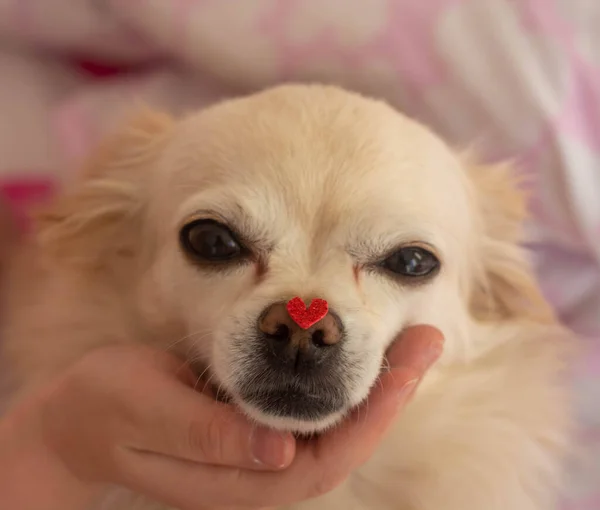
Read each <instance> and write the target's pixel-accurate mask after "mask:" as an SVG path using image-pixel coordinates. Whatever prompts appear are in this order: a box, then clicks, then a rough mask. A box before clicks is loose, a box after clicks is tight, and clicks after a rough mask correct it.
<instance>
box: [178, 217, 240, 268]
mask: <svg viewBox="0 0 600 510" xmlns="http://www.w3.org/2000/svg"><path fill="white" fill-rule="evenodd" d="M180 237H181V244H182V246H183V248H184V250H185V251H186V252H187V253H188V255H190V256H191V257H193V258H194V259H197V260H199V261H205V262H228V261H231V260H233V259H236V258H238V257H240V256H241V255H242V254H243V248H242V246H241V244H240V243H239V242H238V240H237V239H236V237H235V235H234V234H233V232H231V230H230V229H229V228H227V227H226V226H225V225H222V224H221V223H218V222H216V221H214V220H197V221H193V222H191V223H188V224H187V225H185V226H184V227H183V228H182V229H181V235H180Z"/></svg>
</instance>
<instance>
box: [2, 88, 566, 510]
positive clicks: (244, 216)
mask: <svg viewBox="0 0 600 510" xmlns="http://www.w3.org/2000/svg"><path fill="white" fill-rule="evenodd" d="M523 217H524V200H523V198H522V196H521V194H520V192H519V191H518V189H517V185H516V183H515V180H514V179H513V177H512V176H511V172H510V169H509V168H507V167H505V166H502V165H498V166H483V165H476V164H474V163H473V162H472V161H470V158H467V157H465V156H463V155H459V154H457V153H456V152H455V151H453V150H451V149H450V148H449V147H448V146H447V145H445V144H444V143H443V142H442V141H441V140H440V139H438V138H437V137H436V136H435V135H434V134H432V133H431V132H430V131H429V130H428V129H426V128H425V127H423V126H422V125H420V124H418V123H416V122H414V121H412V120H410V119H408V118H406V117H404V116H402V115H400V114H399V113H397V112H396V111H394V110H393V109H392V108H390V107H389V106H387V105H386V104H384V103H383V102H379V101H375V100H371V99H367V98H364V97H362V96H360V95H357V94H353V93H349V92H346V91H343V90H340V89H338V88H335V87H328V86H316V85H315V86H303V85H287V86H282V87H277V88H274V89H271V90H268V91H265V92H261V93H258V94H255V95H252V96H250V97H247V98H241V99H234V100H230V101H226V102H223V103H221V104H218V105H216V106H214V107H211V108H208V109H206V110H203V111H201V112H199V113H194V114H192V115H190V116H188V117H186V118H184V119H182V120H178V121H175V120H172V119H171V118H169V117H167V116H163V115H159V114H151V113H148V114H145V115H142V116H141V118H139V119H138V120H136V121H134V122H132V123H130V124H129V125H127V126H126V127H125V129H124V130H123V131H122V132H121V133H120V134H118V135H117V136H116V137H115V138H114V139H112V140H109V141H108V143H107V144H106V146H105V147H104V148H103V149H102V150H101V151H100V152H99V154H97V155H96V156H95V157H94V158H93V159H92V160H91V161H90V164H89V165H88V168H87V169H86V171H85V172H84V177H83V179H82V181H81V182H80V183H78V184H76V185H75V186H74V187H73V189H72V190H70V191H68V192H66V193H65V194H64V195H63V196H61V197H60V198H58V200H56V202H55V203H54V204H52V205H51V207H50V209H49V210H48V211H46V213H44V214H43V215H42V216H40V217H39V218H38V219H37V220H36V221H37V223H36V234H35V236H34V239H33V241H32V242H33V243H34V244H33V245H32V246H34V249H33V250H31V251H32V253H33V255H32V256H33V259H32V260H33V261H34V265H33V266H32V265H28V271H30V272H31V274H30V276H29V277H28V280H29V288H28V299H29V301H30V302H29V304H28V307H27V308H25V307H23V310H25V309H26V310H28V311H30V310H31V307H37V312H36V317H37V316H39V320H38V321H36V323H35V324H31V321H30V320H28V318H29V317H30V315H29V312H28V313H22V314H19V313H15V314H14V318H13V323H12V325H11V328H10V330H11V331H12V333H11V336H10V337H9V338H8V339H7V342H8V349H9V352H10V355H11V356H12V361H13V365H14V366H15V370H16V371H17V374H18V375H19V376H20V377H21V380H22V381H26V382H29V383H33V382H34V381H36V380H40V379H41V378H44V377H47V376H48V375H49V374H51V373H52V372H53V371H56V370H59V369H60V368H62V367H64V366H65V365H66V364H67V363H69V362H70V361H72V360H73V359H75V358H76V357H78V356H80V355H81V354H82V353H83V352H84V351H86V350H89V349H92V348H94V347H96V346H98V345H100V344H102V343H103V342H106V341H114V340H115V339H122V340H123V341H131V340H130V339H131V338H148V339H150V340H149V341H150V342H153V343H154V344H155V345H160V346H162V347H164V348H170V347H171V345H170V343H171V342H172V341H173V340H174V339H176V338H184V340H183V341H182V342H181V343H180V344H179V345H177V346H175V348H177V349H178V352H180V353H182V354H185V355H186V356H187V358H188V359H189V361H190V362H192V363H193V365H194V366H195V367H196V368H197V370H207V371H208V373H210V379H211V382H213V383H214V384H215V385H216V386H218V387H219V389H220V392H221V393H223V394H225V395H226V396H227V399H228V400H229V401H231V402H233V403H235V404H236V405H237V406H239V407H240V408H241V409H242V410H243V411H244V412H245V413H247V415H248V416H249V417H251V418H252V419H254V420H257V421H258V422H261V423H263V424H266V425H270V426H272V427H276V428H279V429H286V430H291V431H295V432H298V433H314V432H319V431H322V430H324V429H326V428H328V427H332V426H334V425H336V424H337V423H338V422H339V421H340V420H341V419H342V418H343V417H344V416H346V415H347V414H348V412H349V411H350V410H352V409H353V408H354V407H355V406H357V405H358V404H360V403H361V402H362V401H363V400H364V399H365V398H366V396H367V394H368V393H369V390H370V389H371V387H372V386H373V385H374V384H375V383H376V381H377V377H378V375H379V373H380V370H381V368H382V364H383V363H384V356H385V352H386V349H387V348H388V347H389V346H390V343H391V341H392V339H394V338H395V337H396V335H397V333H398V332H399V331H401V330H403V329H404V328H406V327H407V326H410V325H414V324H431V325H433V326H436V327H437V328H439V329H440V330H441V331H442V332H443V334H444V336H445V339H446V340H445V352H444V354H443V355H442V357H441V359H440V360H439V362H438V363H437V365H436V366H435V367H434V369H433V370H432V371H431V373H430V374H429V375H428V376H427V377H426V378H425V380H424V381H423V384H422V385H421V387H420V388H419V390H418V392H417V395H416V396H415V398H414V400H413V401H412V403H411V404H410V405H409V406H408V408H407V409H406V411H405V412H404V413H402V416H401V417H400V418H399V419H398V420H397V423H396V424H395V426H394V427H393V428H392V431H391V432H390V433H389V435H388V436H387V438H386V439H385V440H384V442H383V443H382V444H381V446H380V448H379V449H378V451H377V453H376V454H375V455H374V456H373V457H372V458H371V459H370V460H369V461H368V462H367V464H365V465H364V466H363V467H362V468H360V470H359V471H357V472H355V473H354V474H353V475H352V476H351V477H350V479H348V481H347V482H345V483H344V484H343V485H342V486H340V487H338V488H337V489H335V490H334V491H333V492H331V493H329V494H327V495H325V496H322V497H320V498H317V499H314V500H312V501H309V502H306V503H303V504H300V505H296V506H294V507H293V508H294V509H295V510H300V509H310V510H549V509H551V508H553V505H554V504H555V503H554V501H555V498H556V494H557V491H558V490H559V488H560V481H561V471H562V469H561V465H562V460H563V457H564V455H565V453H566V451H567V450H568V448H569V447H568V444H569V442H568V437H569V435H570V433H569V430H570V417H569V414H570V413H569V408H570V406H569V396H568V392H567V391H566V387H565V383H564V382H563V381H562V379H561V378H562V372H563V369H564V368H565V359H566V357H565V356H566V353H567V352H568V349H567V348H566V347H567V346H568V344H569V342H570V339H569V338H568V335H566V333H565V332H564V331H563V329H562V328H561V327H560V326H559V325H558V323H557V322H556V321H555V319H554V317H553V314H552V312H551V311H550V309H549V307H548V305H547V304H546V302H545V301H544V299H543V297H542V296H541V294H540V292H539V290H538V287H537V286H536V283H535V280H534V277H533V275H532V270H531V268H530V266H529V264H528V262H527V257H526V254H525V253H524V252H523V251H522V249H521V248H519V246H518V243H519V241H520V234H521V232H520V227H521V222H522V220H523ZM32 267H35V268H36V269H32ZM38 312H39V313H38ZM36 331H38V332H39V331H46V332H47V331H53V333H52V335H51V336H50V337H48V336H47V335H46V336H45V337H44V341H43V342H40V341H39V340H38V339H39V338H40V337H42V336H43V335H39V334H35V333H36ZM61 331H68V332H69V334H64V335H63V334H60V332H61ZM73 331H77V333H78V334H77V335H74V334H73ZM34 341H35V342H36V343H35V344H34V343H33V342H34ZM115 505H116V506H115V507H111V509H110V510H113V508H114V509H116V508H119V510H122V509H126V510H128V509H131V508H133V506H132V504H131V503H127V502H123V503H122V504H117V503H115ZM135 508H136V509H137V508H140V507H138V506H136V507H135ZM152 508H157V507H155V506H154V505H152Z"/></svg>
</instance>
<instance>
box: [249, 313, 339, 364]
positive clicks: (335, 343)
mask: <svg viewBox="0 0 600 510" xmlns="http://www.w3.org/2000/svg"><path fill="white" fill-rule="evenodd" d="M258 329H259V331H260V332H261V333H262V336H263V337H264V339H265V341H266V342H267V344H268V347H269V351H270V353H271V354H272V355H274V357H275V359H276V362H277V363H278V364H280V365H285V366H289V367H290V368H293V369H294V370H295V371H303V370H306V369H310V368H313V367H315V366H316V365H318V364H320V363H322V362H323V361H324V360H325V359H326V358H328V357H329V356H330V355H331V354H332V353H333V352H334V351H337V350H338V349H339V346H340V344H341V342H342V339H343V328H342V323H341V321H340V319H339V317H338V316H337V315H336V314H335V313H333V312H332V311H331V310H330V311H329V312H328V313H327V315H325V317H323V318H322V319H321V320H320V321H318V322H317V323H315V324H313V325H312V326H311V327H309V328H308V329H303V328H301V327H300V326H299V325H298V324H296V322H295V321H294V320H293V319H292V318H291V317H290V315H289V313H288V310H287V308H286V305H285V303H275V304H273V305H271V306H269V307H268V308H267V309H266V310H265V311H264V312H263V313H262V314H261V316H260V318H259V320H258Z"/></svg>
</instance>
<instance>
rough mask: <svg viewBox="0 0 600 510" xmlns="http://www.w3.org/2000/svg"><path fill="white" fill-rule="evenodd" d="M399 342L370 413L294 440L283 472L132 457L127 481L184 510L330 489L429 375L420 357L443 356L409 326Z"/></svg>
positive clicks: (436, 342)
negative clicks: (197, 505) (312, 437)
mask: <svg viewBox="0 0 600 510" xmlns="http://www.w3.org/2000/svg"><path fill="white" fill-rule="evenodd" d="M401 340H402V341H401V342H399V345H398V346H395V347H394V352H393V353H392V354H393V360H394V365H393V368H392V369H391V370H390V371H389V372H387V373H384V374H383V375H382V377H381V385H380V386H378V387H377V388H376V389H375V390H374V391H373V394H372V395H371V396H370V398H369V403H368V412H366V411H365V409H362V410H357V412H355V413H354V415H353V416H352V417H351V418H350V419H349V421H348V422H347V423H345V424H343V425H342V426H340V427H339V428H338V429H336V430H334V431H333V432H332V433H330V434H326V435H324V436H322V437H321V438H319V439H318V440H313V441H308V442H305V443H298V446H297V452H296V457H295V459H294V462H293V463H292V465H291V466H290V467H288V468H287V469H286V470H284V471H281V472H276V473H275V472H264V473H257V472H255V471H248V470H238V469H230V468H219V467H211V466H206V465H192V464H189V463H183V462H178V461H173V460H172V459H165V458H161V457H159V456H155V455H138V456H136V457H130V458H128V459H127V466H128V469H129V470H130V471H129V472H130V474H131V476H132V477H133V480H137V481H138V483H143V484H144V487H140V489H143V490H146V491H151V492H152V494H153V495H154V496H155V497H156V498H157V499H160V500H161V501H165V502H168V503H169V504H172V505H174V506H179V507H181V508H184V509H187V508H193V504H191V503H193V502H194V501H196V502H198V501H199V500H202V502H203V503H204V504H207V505H211V504H213V505H215V506H219V505H232V506H244V505H247V506H250V507H261V506H280V505H286V504H292V503H295V502H298V501H302V500H305V499H308V498H312V497H316V496H319V495H321V494H323V493H326V492H328V491H329V490H331V489H333V488H334V487H335V486H336V485H337V484H338V483H339V482H341V481H342V480H343V479H345V477H347V475H348V474H349V473H350V472H351V471H353V470H354V469H355V468H356V467H357V466H358V465H359V464H361V463H362V462H364V460H365V459H366V458H367V457H368V456H369V455H370V454H371V453H372V451H373V450H374V449H375V447H376V445H377V444H378V443H379V441H380V439H381V436H382V435H383V433H384V432H385V430H386V429H387V428H388V426H389V425H390V423H391V422H392V420H393V419H394V417H395V416H396V414H397V412H398V409H399V408H400V407H401V405H402V404H403V403H404V402H406V398H407V395H409V394H410V391H412V390H411V389H410V385H411V384H413V385H414V384H415V381H418V380H419V379H420V378H421V377H422V375H423V374H424V372H425V371H426V370H427V368H428V367H427V362H426V361H425V360H427V359H430V360H433V359H434V358H435V354H425V352H428V351H434V352H436V353H437V354H438V355H439V353H440V352H441V344H442V337H441V335H440V334H439V332H437V330H435V329H430V328H425V329H421V328H415V330H411V331H407V332H406V333H405V334H404V335H403V336H402V339H401ZM407 388H408V389H407ZM361 411H362V412H361ZM158 482H160V483H158ZM130 483H131V482H130Z"/></svg>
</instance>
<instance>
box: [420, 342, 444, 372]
mask: <svg viewBox="0 0 600 510" xmlns="http://www.w3.org/2000/svg"><path fill="white" fill-rule="evenodd" d="M443 347H444V342H443V341H442V340H439V339H435V340H433V341H432V342H431V343H430V344H429V345H428V346H427V349H425V351H424V352H423V365H424V368H425V369H427V368H429V367H431V365H433V364H434V363H435V362H436V361H437V359H438V358H439V357H440V355H441V354H442V350H443Z"/></svg>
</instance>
